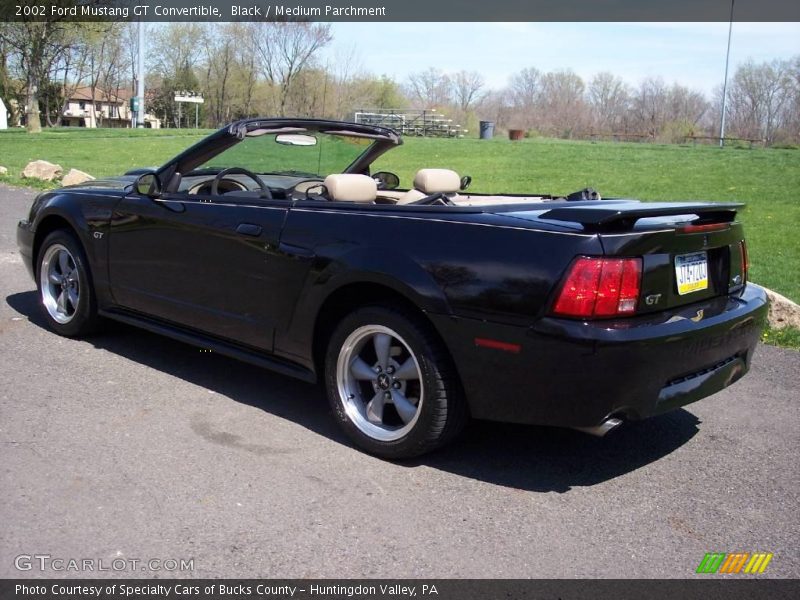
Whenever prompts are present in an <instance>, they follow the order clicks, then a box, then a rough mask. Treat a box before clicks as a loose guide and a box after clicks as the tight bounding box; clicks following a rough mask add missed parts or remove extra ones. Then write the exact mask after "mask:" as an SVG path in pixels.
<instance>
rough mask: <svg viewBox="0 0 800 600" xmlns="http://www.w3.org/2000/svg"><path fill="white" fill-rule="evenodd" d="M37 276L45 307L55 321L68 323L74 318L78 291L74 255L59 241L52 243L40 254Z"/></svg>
mask: <svg viewBox="0 0 800 600" xmlns="http://www.w3.org/2000/svg"><path fill="white" fill-rule="evenodd" d="M39 277H40V282H39V284H40V285H41V289H42V304H43V305H44V308H45V310H46V311H47V313H48V314H49V315H50V316H51V317H52V318H53V320H55V321H56V322H57V323H61V324H64V323H69V322H70V321H71V320H72V319H73V318H74V317H75V311H76V310H77V309H78V304H79V302H80V293H81V281H80V276H79V274H78V269H77V268H76V267H75V258H74V257H73V256H72V254H70V253H69V250H67V249H66V248H65V247H64V246H62V245H61V244H53V245H52V246H50V247H49V248H47V251H46V252H45V253H44V256H42V264H41V268H40V273H39Z"/></svg>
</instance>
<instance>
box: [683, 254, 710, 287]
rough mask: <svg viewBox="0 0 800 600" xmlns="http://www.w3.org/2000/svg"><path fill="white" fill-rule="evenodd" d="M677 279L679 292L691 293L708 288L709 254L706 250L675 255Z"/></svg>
mask: <svg viewBox="0 0 800 600" xmlns="http://www.w3.org/2000/svg"><path fill="white" fill-rule="evenodd" d="M675 280H676V281H677V282H678V294H680V295H681V296H683V295H684V294H690V293H692V292H698V291H700V290H705V289H707V288H708V256H707V255H706V253H705V252H694V253H692V254H681V255H680V256H676V257H675Z"/></svg>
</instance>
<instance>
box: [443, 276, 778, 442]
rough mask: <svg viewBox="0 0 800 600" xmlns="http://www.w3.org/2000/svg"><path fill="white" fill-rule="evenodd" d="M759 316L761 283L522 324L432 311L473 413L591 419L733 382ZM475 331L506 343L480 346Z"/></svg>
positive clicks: (518, 418) (550, 421) (658, 405)
mask: <svg viewBox="0 0 800 600" xmlns="http://www.w3.org/2000/svg"><path fill="white" fill-rule="evenodd" d="M766 314H767V297H766V294H765V293H764V290H763V289H762V288H760V287H758V286H756V285H752V284H750V285H748V286H747V287H746V288H745V289H744V291H743V292H742V293H741V294H740V295H738V296H735V297H734V296H729V297H723V298H715V299H712V300H709V301H705V302H700V303H696V304H692V305H689V306H685V307H682V308H681V309H680V310H675V311H670V312H669V314H666V313H660V314H658V315H646V316H642V317H635V318H629V319H620V320H616V321H600V322H592V323H588V322H581V321H573V320H568V319H556V318H549V317H548V318H544V319H541V320H540V321H538V322H537V323H536V324H535V325H534V326H533V327H530V328H522V327H516V326H511V325H501V324H496V323H487V322H483V321H476V320H471V319H462V318H454V317H444V316H441V315H438V316H437V315H431V318H432V319H433V321H434V324H435V325H436V327H437V329H438V330H439V332H440V333H441V335H442V337H443V338H444V339H445V342H446V343H447V345H448V347H449V348H450V351H451V353H452V355H453V359H454V360H455V363H456V367H457V369H458V371H459V373H460V375H461V380H462V382H463V384H464V389H465V392H466V394H467V399H468V402H469V405H470V410H471V412H472V415H473V416H474V417H476V418H482V419H491V420H499V421H509V422H517V423H537V424H542V425H556V426H565V427H591V426H595V425H598V424H600V423H601V422H603V421H604V420H605V419H607V418H608V417H611V416H624V417H625V418H629V419H640V418H644V417H648V416H652V415H655V414H659V413H662V412H665V411H668V410H671V409H674V408H677V407H679V406H683V405H685V404H689V403H690V402H695V401H696V400H700V399H701V398H704V397H706V396H709V395H711V394H714V393H715V392H718V391H720V390H722V389H723V388H725V387H727V386H728V385H730V384H731V383H733V382H735V381H737V380H738V379H739V378H741V377H742V376H743V375H744V374H745V373H746V372H747V371H748V369H749V367H750V360H751V358H752V355H753V350H754V348H755V346H756V344H757V342H758V339H759V336H760V333H761V330H762V328H763V325H764V322H765V319H766ZM476 338H481V339H490V340H497V341H500V342H504V343H505V344H509V345H508V346H504V348H505V349H498V348H488V347H483V346H478V345H477V344H476V342H475V340H476ZM517 348H518V350H517Z"/></svg>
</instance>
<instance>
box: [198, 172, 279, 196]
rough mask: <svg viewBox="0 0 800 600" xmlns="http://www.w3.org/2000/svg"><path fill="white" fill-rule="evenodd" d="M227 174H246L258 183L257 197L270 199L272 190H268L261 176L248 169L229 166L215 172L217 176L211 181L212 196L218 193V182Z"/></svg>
mask: <svg viewBox="0 0 800 600" xmlns="http://www.w3.org/2000/svg"><path fill="white" fill-rule="evenodd" d="M228 175H246V176H247V177H249V178H250V179H252V180H253V181H255V182H256V183H257V184H258V187H259V188H260V189H261V193H260V194H259V196H258V197H259V198H263V199H265V200H272V192H271V191H270V190H269V187H268V186H267V184H266V183H264V182H263V181H261V178H260V177H259V176H258V175H256V174H255V173H253V172H252V171H248V170H247V169H243V168H241V167H230V168H229V169H222V171H220V172H219V173H217V176H216V177H214V181H212V182H211V195H212V196H218V195H219V182H220V181H222V180H223V179H225V178H226V177H227V176H228Z"/></svg>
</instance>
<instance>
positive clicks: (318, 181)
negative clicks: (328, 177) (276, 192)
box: [289, 177, 325, 200]
mask: <svg viewBox="0 0 800 600" xmlns="http://www.w3.org/2000/svg"><path fill="white" fill-rule="evenodd" d="M323 181H325V180H324V179H322V178H317V177H312V178H310V179H302V180H300V181H298V182H297V183H295V184H294V186H293V187H292V192H291V194H289V196H291V197H292V198H294V199H296V200H308V199H309V196H310V195H309V193H308V192H309V190H312V189H314V188H315V187H323V188H324V185H323ZM304 183H310V184H312V185H309V186H308V187H306V188H305V190H303V189H302V188H301V189H299V190H298V189H297V188H298V187H299V186H302V185H303V184H304ZM296 194H302V197H298V196H296Z"/></svg>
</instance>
